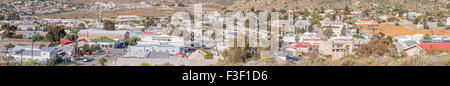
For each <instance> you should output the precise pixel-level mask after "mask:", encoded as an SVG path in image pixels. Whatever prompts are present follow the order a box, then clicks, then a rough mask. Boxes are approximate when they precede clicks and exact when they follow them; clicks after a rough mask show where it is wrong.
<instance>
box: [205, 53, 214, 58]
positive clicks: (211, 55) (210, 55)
mask: <svg viewBox="0 0 450 86" xmlns="http://www.w3.org/2000/svg"><path fill="white" fill-rule="evenodd" d="M204 58H205V59H214V57H213V54H212V53H208V54H206V55H205V57H204Z"/></svg>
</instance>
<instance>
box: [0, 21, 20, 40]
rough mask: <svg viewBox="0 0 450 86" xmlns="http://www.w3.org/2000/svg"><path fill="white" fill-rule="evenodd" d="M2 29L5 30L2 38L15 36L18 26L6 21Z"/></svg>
mask: <svg viewBox="0 0 450 86" xmlns="http://www.w3.org/2000/svg"><path fill="white" fill-rule="evenodd" d="M2 30H4V32H3V33H2V38H13V37H14V35H15V33H16V30H17V27H16V26H13V25H10V24H8V23H5V24H3V25H2Z"/></svg>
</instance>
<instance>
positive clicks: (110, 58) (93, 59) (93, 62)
mask: <svg viewBox="0 0 450 86" xmlns="http://www.w3.org/2000/svg"><path fill="white" fill-rule="evenodd" d="M124 54H125V53H124V52H123V49H109V50H105V51H104V52H101V53H97V54H95V55H89V56H84V57H87V58H89V59H90V60H89V61H88V62H83V61H81V60H77V61H75V62H77V65H79V66H100V64H99V63H98V61H99V59H101V58H105V59H106V60H107V63H105V64H111V63H113V62H114V61H116V60H117V58H120V57H121V56H123V55H124ZM106 66H108V65H106Z"/></svg>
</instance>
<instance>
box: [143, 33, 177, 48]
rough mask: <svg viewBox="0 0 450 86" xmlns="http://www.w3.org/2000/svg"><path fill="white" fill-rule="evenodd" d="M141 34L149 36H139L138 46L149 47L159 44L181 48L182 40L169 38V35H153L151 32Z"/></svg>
mask: <svg viewBox="0 0 450 86" xmlns="http://www.w3.org/2000/svg"><path fill="white" fill-rule="evenodd" d="M141 34H149V35H140V36H139V37H140V38H141V40H140V41H138V42H137V43H138V44H150V45H159V44H170V45H175V46H183V45H184V43H185V42H184V41H183V40H184V38H182V37H178V36H169V35H165V34H163V35H153V33H152V32H145V33H141Z"/></svg>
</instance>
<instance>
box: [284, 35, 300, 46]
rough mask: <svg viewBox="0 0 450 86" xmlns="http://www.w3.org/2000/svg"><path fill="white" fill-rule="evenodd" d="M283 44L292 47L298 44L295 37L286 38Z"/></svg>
mask: <svg viewBox="0 0 450 86" xmlns="http://www.w3.org/2000/svg"><path fill="white" fill-rule="evenodd" d="M283 42H284V45H292V44H295V43H297V41H296V40H295V36H284V37H283Z"/></svg>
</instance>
